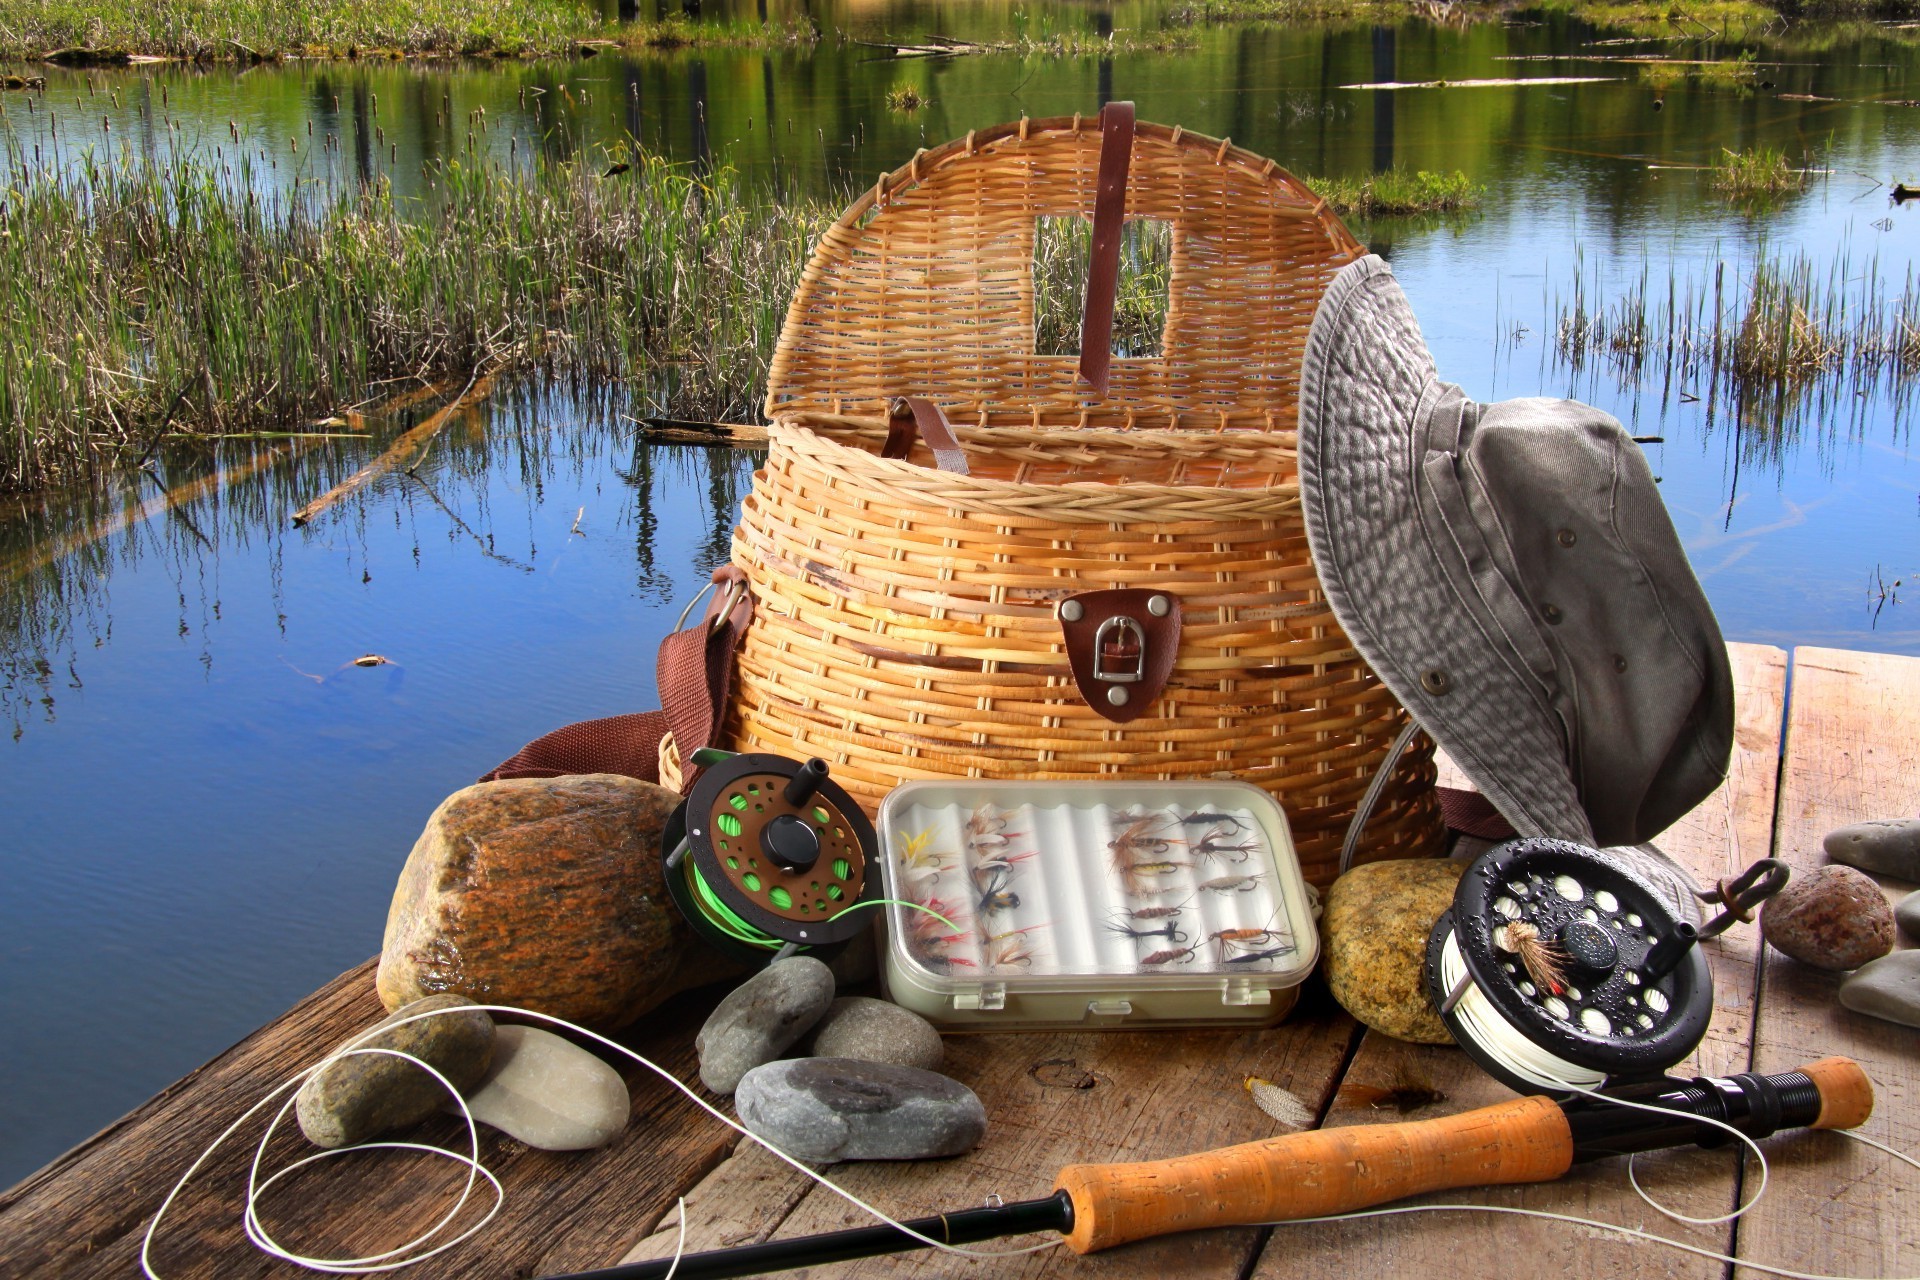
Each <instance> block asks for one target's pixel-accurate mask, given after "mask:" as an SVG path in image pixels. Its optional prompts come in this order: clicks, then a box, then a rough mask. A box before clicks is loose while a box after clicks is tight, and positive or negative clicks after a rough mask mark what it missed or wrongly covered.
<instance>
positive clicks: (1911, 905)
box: [1893, 890, 1920, 939]
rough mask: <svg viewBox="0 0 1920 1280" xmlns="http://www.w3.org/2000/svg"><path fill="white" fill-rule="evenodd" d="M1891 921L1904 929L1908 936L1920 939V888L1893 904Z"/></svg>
mask: <svg viewBox="0 0 1920 1280" xmlns="http://www.w3.org/2000/svg"><path fill="white" fill-rule="evenodd" d="M1893 922H1894V923H1895V924H1897V925H1899V926H1900V927H1901V928H1902V929H1904V930H1906V933H1907V936H1908V937H1909V938H1915V939H1920V890H1916V891H1915V892H1913V893H1910V894H1908V895H1907V896H1906V897H1904V898H1902V899H1900V901H1899V902H1897V903H1895V904H1894V908H1893Z"/></svg>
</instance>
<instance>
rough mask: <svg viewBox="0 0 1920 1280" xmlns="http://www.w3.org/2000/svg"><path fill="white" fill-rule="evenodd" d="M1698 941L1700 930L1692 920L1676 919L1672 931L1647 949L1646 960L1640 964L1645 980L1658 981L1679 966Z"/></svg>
mask: <svg viewBox="0 0 1920 1280" xmlns="http://www.w3.org/2000/svg"><path fill="white" fill-rule="evenodd" d="M1698 941H1700V930H1699V929H1698V928H1696V927H1695V926H1694V925H1693V923H1692V922H1690V921H1687V920H1681V921H1678V922H1677V923H1676V924H1675V925H1674V928H1673V932H1671V933H1669V934H1667V935H1666V936H1665V937H1664V938H1662V939H1660V941H1658V942H1656V943H1654V944H1653V946H1652V947H1651V948H1649V949H1648V951H1647V958H1646V961H1645V962H1644V963H1643V964H1642V965H1641V969H1642V970H1643V971H1644V973H1645V976H1646V979H1647V981H1649V982H1658V981H1660V979H1662V978H1664V977H1666V976H1667V975H1668V974H1670V973H1672V972H1673V971H1674V970H1675V969H1677V968H1679V967H1680V962H1681V961H1682V960H1684V959H1685V958H1686V955H1687V952H1688V951H1690V950H1692V949H1693V944H1694V943H1696V942H1698Z"/></svg>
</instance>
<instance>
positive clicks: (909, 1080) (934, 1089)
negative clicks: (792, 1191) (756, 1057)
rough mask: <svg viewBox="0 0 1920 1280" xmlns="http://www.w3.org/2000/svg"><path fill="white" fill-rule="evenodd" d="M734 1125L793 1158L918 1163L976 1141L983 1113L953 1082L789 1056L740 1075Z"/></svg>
mask: <svg viewBox="0 0 1920 1280" xmlns="http://www.w3.org/2000/svg"><path fill="white" fill-rule="evenodd" d="M734 1106H735V1108H736V1109H737V1110H738V1111H739V1113H740V1123H741V1124H743V1125H745V1126H746V1127H747V1129H748V1130H749V1131H750V1132H752V1133H753V1134H755V1135H757V1136H758V1137H761V1138H764V1139H766V1140H767V1141H768V1142H770V1143H772V1144H773V1145H774V1146H776V1147H778V1148H780V1149H781V1150H782V1151H785V1152H786V1153H787V1154H788V1155H790V1156H794V1157H796V1158H797V1159H801V1160H823V1161H826V1160H925V1159H930V1158H932V1157H935V1156H956V1155H959V1154H960V1153H961V1152H963V1151H971V1150H973V1148H975V1147H977V1146H979V1145H980V1140H981V1139H982V1138H984V1137H985V1136H986V1133H987V1111H986V1108H985V1107H983V1106H981V1105H980V1099H979V1098H977V1097H975V1096H974V1093H973V1090H971V1089H969V1088H967V1087H966V1086H965V1085H963V1084H961V1083H960V1082H959V1081H958V1080H950V1079H948V1078H947V1077H946V1076H943V1075H939V1074H937V1073H935V1072H932V1071H921V1070H919V1069H917V1068H915V1067H896V1066H890V1065H888V1064H886V1063H882V1062H859V1061H856V1060H854V1059H852V1058H794V1059H790V1060H788V1061H785V1062H769V1063H767V1064H765V1065H764V1066H759V1067H755V1068H754V1069H753V1070H752V1071H749V1072H747V1074H746V1076H745V1078H743V1079H742V1080H741V1081H740V1088H739V1091H738V1092H737V1093H736V1094H735V1095H734Z"/></svg>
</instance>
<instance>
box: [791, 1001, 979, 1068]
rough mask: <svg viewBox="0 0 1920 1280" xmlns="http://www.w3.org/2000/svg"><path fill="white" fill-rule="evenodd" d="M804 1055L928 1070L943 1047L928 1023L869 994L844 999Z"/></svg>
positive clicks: (937, 1061)
mask: <svg viewBox="0 0 1920 1280" xmlns="http://www.w3.org/2000/svg"><path fill="white" fill-rule="evenodd" d="M807 1052H808V1054H809V1055H810V1056H812V1057H816V1058H853V1059H857V1060H858V1061H861V1062H884V1063H888V1064H891V1065H893V1066H896V1067H918V1068H920V1069H921V1070H923V1071H931V1070H933V1069H934V1068H935V1067H938V1066H939V1065H940V1062H941V1060H942V1059H943V1058H945V1057H946V1045H945V1044H944V1043H943V1042H942V1041H941V1039H940V1033H939V1032H938V1031H935V1030H934V1029H933V1024H932V1023H930V1022H928V1021H927V1020H926V1019H925V1018H923V1017H921V1016H920V1015H919V1014H917V1013H914V1012H913V1011H911V1010H909V1009H902V1008H901V1007H900V1006H899V1005H897V1004H893V1003H891V1002H889V1001H886V1000H875V999H872V998H871V997H869V996H842V997H840V998H839V999H838V1000H835V1001H834V1002H833V1003H832V1004H831V1005H829V1006H828V1007H827V1012H826V1015H825V1016H824V1017H822V1018H821V1019H820V1021H819V1023H818V1024H817V1025H816V1026H815V1027H814V1029H813V1035H812V1036H811V1037H810V1043H809V1044H808V1046H807Z"/></svg>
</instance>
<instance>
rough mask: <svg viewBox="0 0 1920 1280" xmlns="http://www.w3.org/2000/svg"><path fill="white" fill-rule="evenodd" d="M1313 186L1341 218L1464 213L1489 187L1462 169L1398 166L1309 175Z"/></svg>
mask: <svg viewBox="0 0 1920 1280" xmlns="http://www.w3.org/2000/svg"><path fill="white" fill-rule="evenodd" d="M1300 181H1302V182H1304V183H1306V184H1307V186H1309V187H1311V188H1312V189H1313V190H1314V191H1315V192H1316V193H1317V194H1319V195H1320V196H1321V197H1322V198H1323V199H1325V200H1326V202H1327V203H1328V204H1330V205H1332V206H1333V211H1334V212H1335V213H1337V214H1339V215H1340V216H1341V217H1343V218H1345V217H1356V218H1372V217H1404V216H1409V215H1414V214H1432V213H1460V212H1464V211H1466V210H1468V209H1472V208H1474V207H1475V206H1477V205H1478V204H1479V203H1480V197H1481V196H1483V195H1485V194H1486V188H1485V187H1483V186H1481V185H1480V184H1478V183H1476V182H1474V181H1472V180H1471V179H1469V178H1468V177H1467V175H1466V174H1464V173H1462V172H1460V171H1459V170H1458V169H1456V170H1454V171H1453V172H1452V173H1431V172H1429V171H1427V170H1425V169H1405V168H1401V167H1400V166H1398V165H1396V166H1394V167H1393V168H1391V169H1388V170H1386V171H1385V172H1384V173H1376V174H1372V175H1370V176H1368V177H1365V178H1309V177H1301V179H1300Z"/></svg>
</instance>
